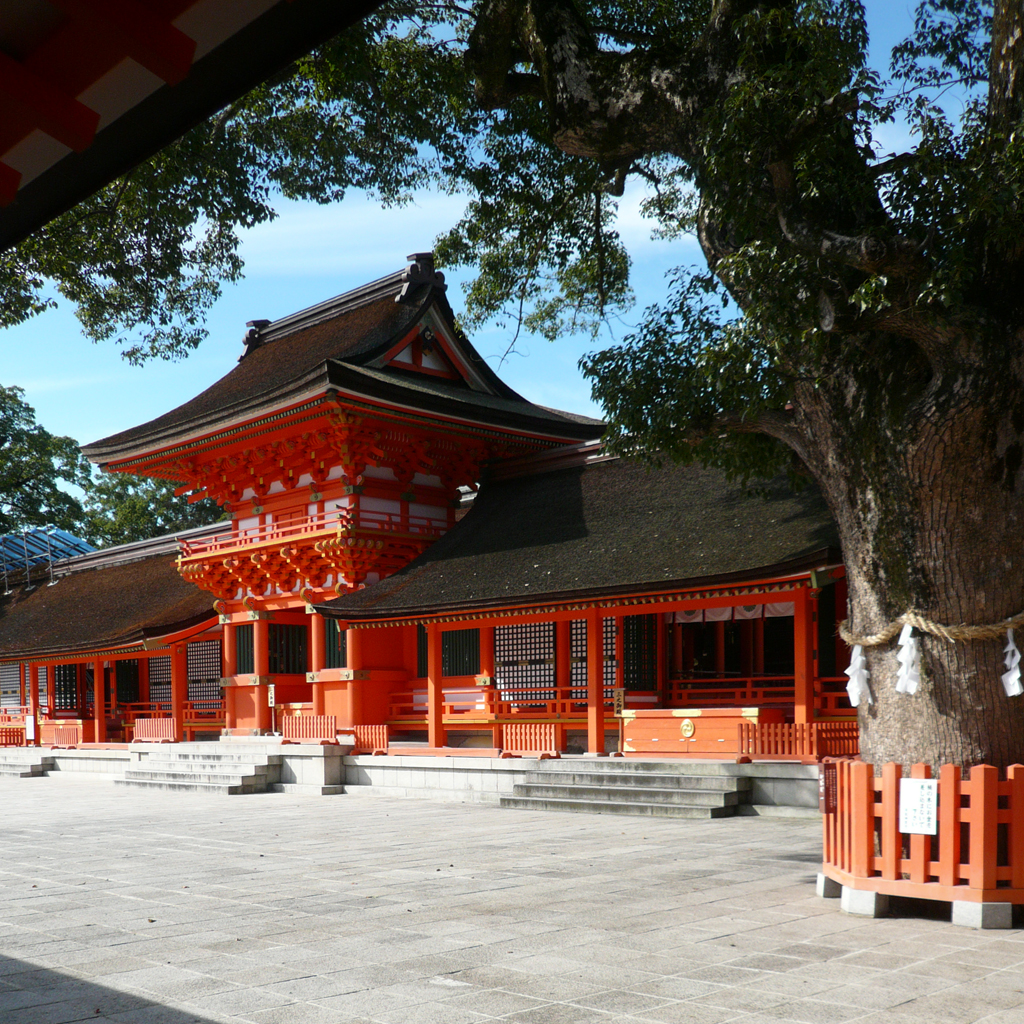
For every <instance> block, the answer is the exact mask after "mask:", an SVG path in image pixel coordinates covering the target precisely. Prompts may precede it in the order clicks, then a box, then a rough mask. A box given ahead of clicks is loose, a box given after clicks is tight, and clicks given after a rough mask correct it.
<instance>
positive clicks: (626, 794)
mask: <svg viewBox="0 0 1024 1024" xmlns="http://www.w3.org/2000/svg"><path fill="white" fill-rule="evenodd" d="M512 795H513V796H517V797H519V796H521V797H534V798H540V799H549V798H553V799H556V800H586V801H588V802H595V803H597V802H602V801H603V802H605V803H613V804H620V803H628V802H630V801H636V802H638V803H647V804H674V805H676V806H679V807H732V806H734V805H735V804H738V803H741V802H742V801H744V800H745V799H746V795H747V794H746V793H742V794H741V793H738V792H736V791H735V790H728V791H719V790H702V789H681V788H678V787H675V786H663V787H644V788H641V787H639V786H614V785H612V786H601V785H597V786H567V785H561V784H559V783H557V782H555V781H554V780H552V781H550V782H529V783H517V784H516V785H515V786H513V788H512Z"/></svg>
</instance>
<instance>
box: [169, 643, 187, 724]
mask: <svg viewBox="0 0 1024 1024" xmlns="http://www.w3.org/2000/svg"><path fill="white" fill-rule="evenodd" d="M186 700H188V645H187V644H175V645H174V646H173V647H172V648H171V717H172V718H173V719H174V731H175V734H176V735H177V737H178V741H179V742H181V741H182V740H184V739H185V701H186Z"/></svg>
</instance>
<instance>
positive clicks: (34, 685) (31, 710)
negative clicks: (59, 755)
mask: <svg viewBox="0 0 1024 1024" xmlns="http://www.w3.org/2000/svg"><path fill="white" fill-rule="evenodd" d="M23 668H24V669H25V670H26V671H27V672H28V679H26V680H25V690H26V694H27V699H26V701H25V703H26V704H28V714H29V718H31V719H32V721H33V723H34V724H33V726H32V728H33V730H34V735H35V742H34V743H33V746H37V747H38V746H39V671H38V669H37V668H36V666H35V665H33V664H31V663H29V664H28V665H25V666H23Z"/></svg>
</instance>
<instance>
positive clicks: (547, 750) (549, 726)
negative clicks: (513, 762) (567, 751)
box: [501, 722, 558, 757]
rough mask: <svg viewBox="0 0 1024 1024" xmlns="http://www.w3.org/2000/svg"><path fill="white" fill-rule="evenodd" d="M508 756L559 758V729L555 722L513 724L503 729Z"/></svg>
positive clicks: (503, 747) (504, 748)
mask: <svg viewBox="0 0 1024 1024" xmlns="http://www.w3.org/2000/svg"><path fill="white" fill-rule="evenodd" d="M501 748H502V750H503V751H504V752H505V753H506V754H536V755H546V756H550V755H552V754H554V755H555V756H556V757H557V756H558V729H557V727H556V726H555V724H554V723H553V722H513V723H510V724H509V725H503V726H502V727H501Z"/></svg>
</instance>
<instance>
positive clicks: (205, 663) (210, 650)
mask: <svg viewBox="0 0 1024 1024" xmlns="http://www.w3.org/2000/svg"><path fill="white" fill-rule="evenodd" d="M187 657H188V681H189V682H190V683H191V682H197V681H199V680H206V679H216V680H218V681H219V680H220V677H221V675H222V674H223V673H222V671H221V663H220V641H219V640H197V641H196V642H195V643H194V644H189V645H188V656H187ZM219 685H220V683H219V682H218V686H219Z"/></svg>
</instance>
